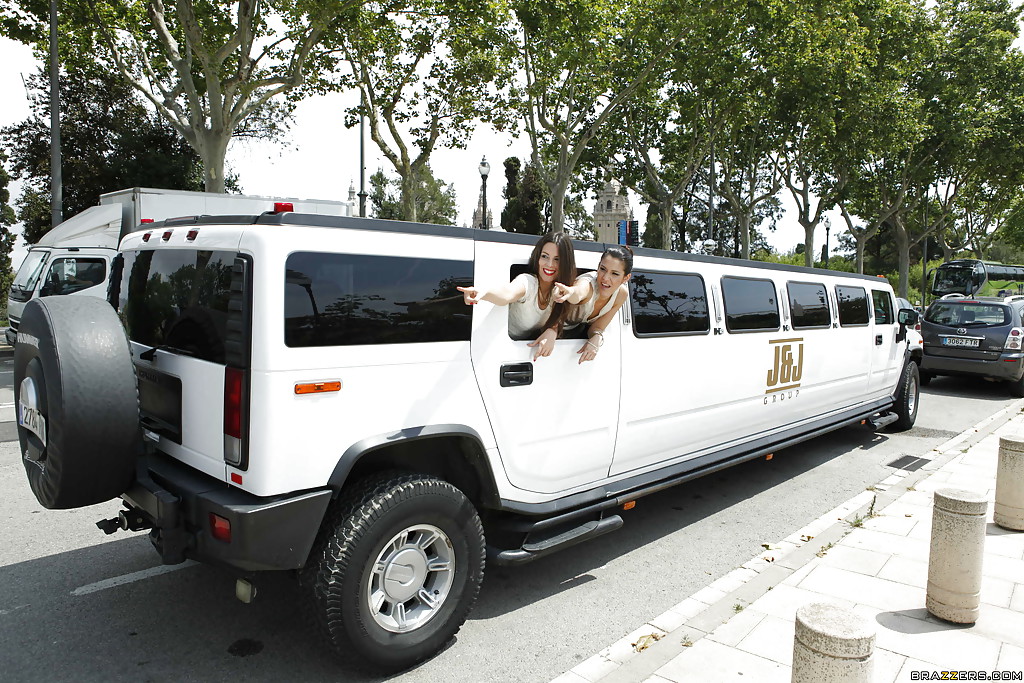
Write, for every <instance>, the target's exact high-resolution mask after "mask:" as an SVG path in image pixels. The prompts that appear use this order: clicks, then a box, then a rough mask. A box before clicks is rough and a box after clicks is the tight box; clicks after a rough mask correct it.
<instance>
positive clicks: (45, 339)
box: [14, 296, 141, 510]
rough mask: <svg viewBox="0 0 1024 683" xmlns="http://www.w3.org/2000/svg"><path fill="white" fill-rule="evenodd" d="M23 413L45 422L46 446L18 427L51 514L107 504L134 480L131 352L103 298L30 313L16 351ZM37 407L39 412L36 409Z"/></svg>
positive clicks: (33, 306) (135, 402) (49, 304)
mask: <svg viewBox="0 0 1024 683" xmlns="http://www.w3.org/2000/svg"><path fill="white" fill-rule="evenodd" d="M14 400H15V411H16V415H19V416H20V415H21V414H22V409H23V404H25V405H28V406H29V407H35V408H37V409H38V411H39V413H41V414H42V416H43V423H44V424H45V426H46V429H45V435H46V442H45V443H44V442H43V440H42V439H41V438H40V437H39V436H38V435H37V434H36V433H34V432H33V431H31V430H29V429H27V428H26V427H23V426H21V425H20V424H19V426H18V441H19V444H20V446H21V455H22V461H23V463H24V465H25V472H26V473H27V475H28V481H29V486H30V487H31V488H32V492H33V493H34V494H35V496H36V500H38V501H39V503H40V504H41V505H42V506H43V507H45V508H48V509H51V510H63V509H69V508H77V507H83V506H86V505H93V504H96V503H102V502H103V501H106V500H110V499H111V498H116V497H117V496H118V495H120V494H121V493H123V492H124V491H125V490H126V489H127V488H128V486H129V485H130V484H131V483H132V480H133V479H134V477H135V458H136V456H137V455H138V452H139V451H138V449H139V444H140V443H141V430H140V427H139V399H138V388H137V385H136V381H135V369H134V366H133V365H132V357H131V351H130V349H129V345H128V339H127V337H126V335H125V331H124V327H123V326H122V325H121V321H120V320H119V319H118V317H117V313H116V312H115V311H114V309H113V308H111V306H110V304H108V303H107V302H106V301H104V300H103V299H98V298H96V297H89V296H75V297H72V296H50V297H44V298H41V299H35V300H34V301H31V302H29V304H28V305H27V306H26V307H25V313H24V315H23V316H22V318H21V325H20V326H19V328H18V344H17V346H16V347H15V350H14ZM33 404H34V406H33Z"/></svg>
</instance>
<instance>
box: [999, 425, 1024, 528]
mask: <svg viewBox="0 0 1024 683" xmlns="http://www.w3.org/2000/svg"><path fill="white" fill-rule="evenodd" d="M994 513H995V514H994V518H995V522H996V524H998V525H999V526H1001V527H1003V528H1004V529H1012V530H1013V531H1024V437H1020V436H1001V437H999V468H998V469H997V470H996V505H995V510H994Z"/></svg>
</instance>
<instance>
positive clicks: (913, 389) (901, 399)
mask: <svg viewBox="0 0 1024 683" xmlns="http://www.w3.org/2000/svg"><path fill="white" fill-rule="evenodd" d="M920 388H921V376H920V372H919V371H918V369H917V363H907V364H906V365H905V366H904V368H903V374H902V375H900V384H899V390H898V391H897V392H896V403H895V404H893V407H892V409H893V411H894V412H895V413H896V415H898V416H899V419H897V420H896V421H895V422H894V423H893V424H892V428H893V430H894V431H898V432H905V431H907V430H908V429H910V428H911V427H913V426H914V422H916V421H917V408H918V404H919V402H920V401H919V399H920V398H921V390H920Z"/></svg>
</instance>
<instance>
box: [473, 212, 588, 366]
mask: <svg viewBox="0 0 1024 683" xmlns="http://www.w3.org/2000/svg"><path fill="white" fill-rule="evenodd" d="M575 277H576V258H575V254H574V252H573V248H572V240H571V239H570V238H569V237H568V236H567V235H566V234H565V233H561V232H559V233H548V234H547V235H544V236H543V237H541V238H540V241H539V242H537V244H536V246H534V248H533V253H532V254H531V255H530V262H529V265H527V271H526V272H525V273H523V274H522V275H519V276H518V277H516V278H515V279H514V280H512V282H510V283H508V284H507V285H502V286H500V287H493V288H489V289H482V288H477V287H459V288H458V289H459V291H460V292H462V296H463V298H464V300H465V302H466V303H467V304H470V305H472V304H476V303H479V302H481V301H488V302H490V303H492V304H496V305H498V306H508V332H509V334H510V335H511V336H512V337H514V338H516V339H533V340H534V341H532V342H531V343H530V344H528V345H527V346H532V347H535V351H534V355H533V359H534V360H537V358H539V357H540V356H550V355H551V351H552V350H553V349H554V348H555V339H557V338H558V335H559V334H560V333H561V331H562V326H563V324H564V322H565V313H566V309H567V308H568V306H567V305H566V304H564V303H562V301H561V300H558V299H555V298H554V296H553V293H554V291H555V287H556V286H558V287H561V288H562V290H564V291H568V290H569V287H568V284H569V283H570V282H572V281H573V280H574V278H575Z"/></svg>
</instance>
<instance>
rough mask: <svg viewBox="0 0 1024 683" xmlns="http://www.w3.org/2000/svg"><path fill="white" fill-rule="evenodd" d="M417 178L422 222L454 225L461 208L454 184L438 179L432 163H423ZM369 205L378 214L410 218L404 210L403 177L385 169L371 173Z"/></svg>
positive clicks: (379, 215)
mask: <svg viewBox="0 0 1024 683" xmlns="http://www.w3.org/2000/svg"><path fill="white" fill-rule="evenodd" d="M421 168H422V170H421V172H420V175H419V177H418V178H417V179H416V183H417V186H418V188H417V191H416V218H415V219H414V220H417V221H419V222H421V223H435V224H437V225H455V221H456V219H457V217H458V209H457V207H456V204H455V188H454V187H453V186H452V185H449V184H448V183H446V182H444V181H443V180H439V179H438V178H436V177H435V176H434V174H433V172H432V171H431V170H430V166H423V167H421ZM370 207H371V208H372V209H373V215H374V216H376V217H377V218H386V219H389V220H396V221H405V220H410V219H409V218H407V215H406V213H405V212H404V203H403V202H402V180H401V179H399V178H395V179H389V178H388V177H387V175H385V173H384V169H378V170H377V172H376V173H374V174H373V175H372V176H370Z"/></svg>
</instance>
